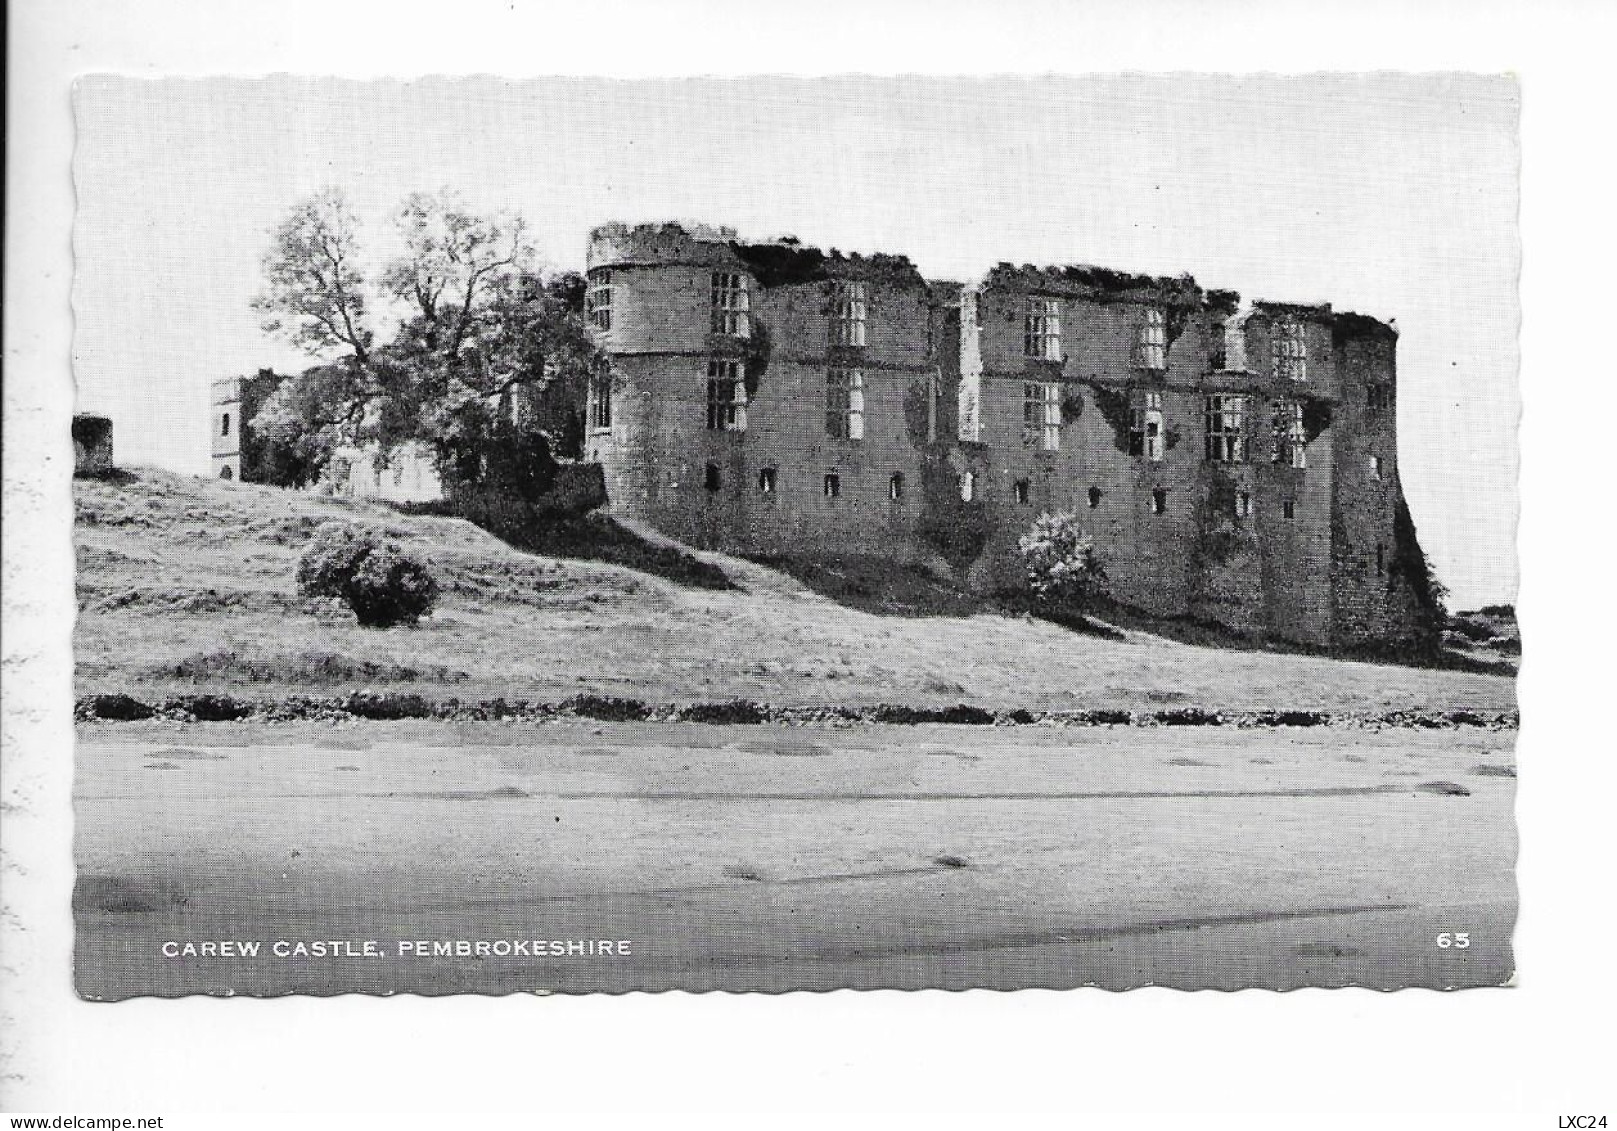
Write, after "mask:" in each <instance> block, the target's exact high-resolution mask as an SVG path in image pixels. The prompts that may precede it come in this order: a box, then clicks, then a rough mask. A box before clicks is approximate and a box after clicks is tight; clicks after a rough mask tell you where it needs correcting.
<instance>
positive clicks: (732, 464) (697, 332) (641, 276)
mask: <svg viewBox="0 0 1617 1131" xmlns="http://www.w3.org/2000/svg"><path fill="white" fill-rule="evenodd" d="M734 238H735V233H734V232H733V231H732V230H730V229H727V228H707V227H699V226H691V227H686V226H682V225H679V224H646V225H639V226H635V227H628V226H626V225H623V224H608V225H605V226H603V227H600V228H596V229H595V230H594V231H593V232H591V233H590V241H589V248H588V253H587V258H586V264H587V278H588V294H587V298H586V311H587V317H588V319H589V322H590V325H591V327H592V329H593V331H594V333H595V336H596V340H597V342H598V343H599V344H600V345H601V347H602V348H603V349H604V350H605V351H606V352H607V354H608V355H609V356H610V357H611V359H612V370H613V377H612V381H611V385H610V387H598V388H596V389H593V390H591V395H590V402H589V408H588V417H587V432H586V436H585V444H584V449H585V453H586V455H587V456H589V457H590V458H592V459H596V460H598V461H599V462H600V463H601V464H602V467H603V470H604V471H605V474H606V484H607V499H608V503H607V506H608V510H609V511H610V512H612V513H615V514H620V515H625V516H629V517H634V518H640V519H644V520H646V521H648V522H650V523H651V524H653V525H654V526H656V527H657V528H658V529H660V530H663V531H665V532H667V533H669V534H671V535H673V536H675V537H678V538H682V539H684V540H687V541H690V542H693V543H695V544H697V545H707V546H712V545H719V544H721V543H723V542H724V541H725V539H726V538H727V536H728V535H729V534H730V533H732V532H733V529H734V527H735V526H736V524H737V523H738V522H739V516H740V511H739V508H740V496H739V490H738V488H739V480H740V476H741V468H742V466H743V463H742V459H743V449H742V444H743V441H744V438H745V433H746V403H747V396H746V391H745V384H744V382H745V376H746V357H747V351H748V348H749V344H750V340H751V333H752V324H751V300H752V296H753V294H754V292H755V290H756V284H755V281H754V280H753V278H752V277H751V275H750V274H749V273H748V271H747V269H746V266H745V264H744V263H743V262H742V261H741V259H740V258H739V257H738V256H737V254H736V252H735V250H734V248H733V246H732V241H733V240H734Z"/></svg>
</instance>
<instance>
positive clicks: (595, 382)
mask: <svg viewBox="0 0 1617 1131" xmlns="http://www.w3.org/2000/svg"><path fill="white" fill-rule="evenodd" d="M588 400H589V407H588V415H589V422H590V431H592V432H606V431H609V430H610V429H611V428H612V379H611V378H610V377H591V378H590V382H589V397H588Z"/></svg>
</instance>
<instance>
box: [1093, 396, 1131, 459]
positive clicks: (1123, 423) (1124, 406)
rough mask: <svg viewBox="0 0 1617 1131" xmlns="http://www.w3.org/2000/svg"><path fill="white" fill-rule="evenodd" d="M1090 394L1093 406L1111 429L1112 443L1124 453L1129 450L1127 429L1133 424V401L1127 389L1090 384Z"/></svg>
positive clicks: (1126, 453)
mask: <svg viewBox="0 0 1617 1131" xmlns="http://www.w3.org/2000/svg"><path fill="white" fill-rule="evenodd" d="M1090 396H1091V397H1093V398H1094V400H1095V407H1096V408H1097V409H1099V410H1100V415H1101V418H1102V419H1103V420H1105V421H1106V423H1107V425H1108V426H1109V427H1110V428H1111V430H1112V443H1113V445H1115V446H1116V448H1117V450H1118V451H1120V452H1122V453H1123V454H1124V455H1128V451H1129V429H1130V428H1132V427H1133V425H1134V412H1133V408H1134V402H1133V400H1132V399H1131V398H1130V396H1129V392H1128V390H1127V389H1109V388H1107V387H1106V386H1105V385H1091V386H1090Z"/></svg>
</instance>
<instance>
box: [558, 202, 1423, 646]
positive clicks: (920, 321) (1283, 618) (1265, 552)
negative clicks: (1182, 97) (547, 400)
mask: <svg viewBox="0 0 1617 1131" xmlns="http://www.w3.org/2000/svg"><path fill="white" fill-rule="evenodd" d="M588 266H589V270H590V274H591V277H592V279H594V280H595V281H596V282H598V283H605V282H606V280H607V279H609V280H610V283H609V285H610V288H611V290H610V295H611V300H610V308H611V326H610V328H609V329H605V330H602V331H601V332H600V333H599V335H598V337H599V341H600V343H601V345H602V346H603V347H604V348H605V349H606V350H607V351H608V352H609V353H610V354H611V355H612V357H613V360H614V368H615V370H616V374H617V376H616V378H615V384H614V388H613V391H612V398H611V399H612V422H611V426H610V428H607V429H602V430H599V431H596V432H594V433H592V434H591V435H590V436H588V437H587V440H586V453H587V455H589V456H590V457H591V458H595V459H598V460H599V461H600V462H601V463H602V465H603V467H604V470H605V477H606V482H607V492H608V496H609V499H610V506H611V508H612V509H614V510H616V511H618V512H619V513H624V514H628V515H634V516H636V517H640V518H643V519H645V520H647V521H649V522H650V523H651V524H653V525H654V526H656V527H658V528H660V529H662V530H664V531H666V532H667V533H669V534H671V535H673V536H676V537H679V538H682V539H686V540H689V541H691V542H693V543H695V544H697V545H701V546H708V547H716V548H728V549H734V550H740V551H744V552H759V553H794V554H803V555H814V556H835V555H839V554H879V555H885V556H891V557H894V558H898V559H901V560H922V559H924V560H930V561H934V562H942V563H946V564H947V565H948V566H949V567H950V568H952V569H953V570H955V572H956V574H957V575H958V576H959V577H960V578H961V579H962V580H964V581H967V582H968V583H970V584H972V585H974V586H977V587H980V588H985V589H992V588H995V587H999V586H1004V585H1009V584H1014V582H1015V581H1016V580H1017V577H1016V570H1015V562H1014V556H1013V555H1014V549H1015V544H1016V540H1017V537H1018V536H1019V535H1020V534H1021V533H1022V532H1023V531H1025V530H1026V529H1027V528H1028V527H1029V526H1030V525H1031V523H1032V521H1033V519H1034V518H1035V517H1036V516H1037V515H1039V514H1040V513H1042V512H1046V511H1070V512H1072V513H1074V514H1076V515H1077V516H1078V517H1079V521H1080V522H1081V523H1082V524H1083V526H1084V527H1085V529H1086V531H1087V532H1088V533H1089V534H1090V535H1091V536H1093V537H1094V539H1095V540H1096V543H1097V545H1098V547H1099V549H1100V551H1101V553H1102V556H1103V559H1104V561H1105V563H1106V568H1107V571H1108V574H1109V580H1110V589H1111V591H1112V593H1113V594H1114V595H1115V596H1116V597H1117V598H1119V599H1120V600H1123V601H1125V602H1127V603H1129V604H1133V605H1137V606H1139V607H1141V608H1144V609H1147V610H1150V611H1152V612H1155V613H1159V614H1163V615H1170V616H1185V617H1193V618H1197V619H1203V620H1210V621H1216V622H1218V623H1220V624H1224V625H1226V626H1228V627H1231V628H1234V629H1236V630H1239V631H1244V632H1250V633H1252V634H1255V635H1271V636H1278V637H1282V638H1287V639H1293V640H1299V641H1304V642H1311V643H1338V642H1340V643H1363V642H1372V641H1376V640H1384V639H1391V638H1396V637H1397V636H1399V635H1400V634H1401V633H1402V632H1404V630H1405V628H1406V626H1407V624H1408V623H1409V620H1410V617H1411V615H1412V605H1411V597H1410V595H1409V594H1408V593H1401V592H1400V591H1399V585H1398V582H1397V579H1396V578H1395V577H1394V576H1393V573H1394V572H1395V571H1391V568H1390V563H1391V559H1392V555H1393V548H1394V525H1395V511H1396V507H1397V504H1398V502H1399V500H1400V498H1401V496H1400V493H1399V487H1398V480H1397V468H1396V458H1395V455H1396V452H1395V447H1396V445H1395V438H1396V437H1395V431H1394V421H1395V410H1394V408H1393V407H1392V406H1393V405H1395V403H1396V402H1395V400H1394V399H1392V398H1393V397H1394V395H1395V394H1394V392H1393V390H1394V387H1395V383H1396V373H1395V368H1394V352H1395V345H1396V335H1395V332H1394V331H1392V330H1391V329H1390V328H1389V327H1387V326H1385V325H1383V324H1381V323H1379V322H1375V321H1374V320H1372V319H1368V318H1363V317H1361V316H1358V315H1343V314H1336V313H1333V312H1332V311H1331V309H1330V307H1328V306H1296V305H1289V304H1278V303H1258V304H1256V305H1255V306H1253V307H1251V308H1249V309H1248V310H1246V311H1244V312H1242V313H1240V314H1236V313H1235V301H1236V296H1234V295H1232V294H1229V293H1227V292H1205V291H1203V290H1202V289H1201V288H1200V287H1199V286H1197V285H1196V284H1195V282H1194V280H1191V279H1189V278H1188V277H1186V278H1182V279H1151V278H1148V277H1143V276H1125V275H1120V274H1118V273H1114V272H1103V271H1096V270H1094V269H1049V270H1037V269H1032V268H1012V267H1009V266H1003V265H1002V266H1001V267H1000V268H997V269H996V270H995V271H993V272H991V273H990V274H989V275H988V276H987V278H986V279H984V280H983V281H982V282H981V283H980V284H978V285H976V286H975V287H973V288H970V289H964V290H963V289H961V288H958V287H956V286H953V285H950V284H937V283H928V282H926V281H925V280H923V279H922V278H921V277H920V275H919V274H918V273H917V272H916V271H915V270H914V268H913V267H912V266H910V265H909V263H908V261H907V260H903V259H902V258H899V257H888V256H872V257H868V258H863V257H858V256H840V255H837V254H835V253H831V254H822V253H821V252H819V251H818V250H816V249H811V248H802V247H800V246H798V245H796V244H794V243H777V244H765V245H748V244H743V243H740V242H738V241H736V239H735V238H734V234H733V233H732V232H730V231H728V230H727V229H695V230H693V229H686V228H682V227H680V226H677V225H652V226H644V227H640V228H626V227H624V226H622V225H610V226H608V227H606V228H603V229H599V230H598V231H597V233H596V234H595V235H594V236H593V237H592V240H591V243H590V248H589V263H588ZM715 272H720V273H725V274H736V275H740V276H742V277H743V278H744V279H745V281H746V290H747V301H748V305H749V310H748V316H749V317H748V322H749V325H748V327H747V333H746V334H745V335H740V334H729V333H715V332H714V325H713V322H712V311H713V297H712V285H713V276H714V273H715ZM847 282H858V283H860V284H861V285H862V286H863V295H864V301H865V318H864V343H863V344H862V345H857V346H853V345H847V344H839V343H838V342H837V341H836V335H835V333H834V325H833V317H834V314H835V306H836V302H837V297H838V294H839V291H838V285H839V283H847ZM843 293H845V292H843ZM1034 299H1038V300H1045V301H1047V302H1054V304H1055V309H1056V310H1057V311H1058V312H1059V318H1060V335H1059V354H1058V356H1050V357H1029V356H1028V352H1029V351H1028V349H1027V343H1026V341H1025V337H1026V334H1027V331H1028V314H1029V303H1030V300H1034ZM1153 312H1155V313H1153ZM1154 318H1155V319H1159V320H1160V323H1161V327H1160V334H1159V336H1158V337H1157V339H1156V340H1157V341H1158V342H1160V350H1159V351H1157V352H1155V353H1153V352H1151V351H1150V350H1147V349H1143V348H1142V342H1145V341H1149V340H1150V335H1149V334H1148V333H1147V332H1146V330H1145V326H1146V323H1147V321H1148V320H1150V319H1154ZM1282 327H1293V328H1294V329H1293V330H1292V331H1291V332H1292V333H1293V334H1296V335H1300V341H1301V352H1302V353H1303V354H1304V355H1305V357H1306V377H1305V378H1304V379H1300V380H1299V379H1294V378H1293V377H1292V376H1290V375H1288V374H1287V373H1277V372H1276V371H1275V361H1274V359H1275V357H1276V344H1275V339H1276V337H1277V335H1281V334H1282ZM962 328H964V331H963V329H962ZM715 360H723V361H734V362H735V363H736V364H737V367H738V370H737V371H738V372H741V373H744V375H745V377H744V379H745V382H746V386H747V395H746V398H745V399H746V404H745V428H744V430H743V429H741V428H725V427H719V428H709V427H708V411H709V410H708V380H709V373H710V369H709V366H710V363H711V362H713V361H715ZM1231 366H1234V367H1235V368H1231ZM833 369H842V370H848V369H857V370H858V371H859V372H860V373H861V374H862V378H863V387H862V393H863V402H864V404H863V408H864V411H863V425H864V431H863V435H862V436H861V437H859V438H857V439H854V438H846V437H839V436H836V435H834V434H833V433H834V432H836V431H837V429H836V428H834V427H828V424H827V420H826V413H827V382H828V371H830V370H833ZM1030 385H1031V386H1035V387H1037V388H1038V389H1039V390H1041V391H1040V392H1039V396H1040V397H1046V396H1048V397H1053V399H1054V400H1055V401H1056V402H1057V404H1058V405H1059V429H1058V433H1059V434H1058V437H1057V438H1056V439H1055V440H1054V442H1053V444H1052V443H1051V441H1050V440H1049V439H1048V437H1047V433H1046V432H1045V431H1044V430H1043V429H1042V428H1041V427H1038V426H1037V425H1041V424H1042V423H1043V422H1044V421H1045V420H1046V419H1048V418H1047V417H1045V416H1043V415H1041V414H1042V413H1044V412H1045V411H1047V410H1045V409H1044V408H1042V407H1040V408H1032V409H1030V407H1029V403H1028V396H1027V394H1028V392H1029V391H1030V390H1029V386H1030ZM1372 386H1380V387H1383V388H1385V389H1386V390H1387V391H1386V392H1385V393H1381V394H1375V396H1376V397H1378V398H1379V399H1377V400H1376V401H1375V402H1374V403H1375V405H1377V406H1380V405H1385V406H1386V407H1372V403H1371V397H1372V394H1371V393H1370V392H1369V389H1370V388H1371V387H1372ZM1044 388H1051V389H1053V390H1054V391H1053V393H1044V392H1042V390H1043V389H1044ZM1210 396H1221V397H1237V396H1240V397H1245V398H1246V406H1247V408H1246V413H1245V416H1244V418H1243V421H1242V424H1243V428H1244V442H1245V445H1246V451H1245V458H1244V459H1242V460H1240V461H1235V462H1218V461H1213V460H1210V459H1209V458H1208V455H1207V450H1206V447H1207V441H1206V428H1205V419H1206V410H1207V407H1208V400H1207V398H1209V397H1210ZM1277 402H1278V403H1279V404H1280V405H1281V406H1282V407H1286V406H1289V405H1292V404H1296V405H1299V406H1301V408H1300V410H1299V411H1301V413H1302V415H1303V417H1304V418H1305V421H1304V423H1305V431H1306V449H1305V451H1306V467H1297V466H1293V461H1292V459H1291V456H1290V453H1289V451H1282V452H1281V453H1280V454H1281V455H1282V457H1283V458H1281V459H1279V460H1276V459H1275V458H1274V456H1275V448H1274V443H1275V439H1274V431H1275V426H1274V413H1275V407H1276V404H1277ZM1147 408H1151V409H1155V410H1156V411H1159V412H1160V413H1161V429H1160V434H1159V435H1158V436H1157V438H1156V440H1155V442H1154V443H1153V445H1152V447H1151V449H1150V450H1149V451H1142V450H1141V444H1140V437H1139V436H1138V435H1131V432H1133V431H1134V429H1133V428H1131V425H1132V424H1135V423H1137V418H1136V417H1135V416H1134V413H1136V412H1137V411H1139V412H1143V411H1145V410H1146V409H1147ZM973 411H975V415H976V427H975V429H974V430H973V429H972V428H971V427H970V426H969V425H970V414H971V413H972V412H973ZM962 412H965V413H966V414H967V421H966V422H967V425H968V427H966V428H965V429H964V430H963V429H962V427H961V421H962V417H961V414H962ZM1029 412H1033V413H1034V417H1035V420H1034V424H1035V426H1032V427H1030V426H1029V423H1030V422H1029V416H1028V414H1029ZM1372 456H1375V457H1378V458H1379V460H1380V463H1379V465H1376V464H1372V462H1371V458H1372ZM1376 467H1379V478H1376V472H1375V471H1374V470H1373V468H1376ZM831 477H834V479H833V478H831ZM968 477H969V490H967V488H966V483H967V480H968ZM833 483H834V487H833ZM965 494H969V495H970V496H971V497H970V498H969V499H967V498H964V497H963V496H964V495H965ZM1378 551H1379V559H1378ZM1378 563H1379V564H1378Z"/></svg>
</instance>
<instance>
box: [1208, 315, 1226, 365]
mask: <svg viewBox="0 0 1617 1131" xmlns="http://www.w3.org/2000/svg"><path fill="white" fill-rule="evenodd" d="M1225 332H1226V331H1225V326H1224V324H1223V323H1222V322H1219V323H1215V324H1214V325H1212V326H1210V327H1208V330H1207V364H1208V365H1209V366H1210V367H1211V368H1213V369H1225V368H1227V367H1228V366H1229V353H1228V350H1227V348H1226V346H1225V338H1224V335H1225Z"/></svg>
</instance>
